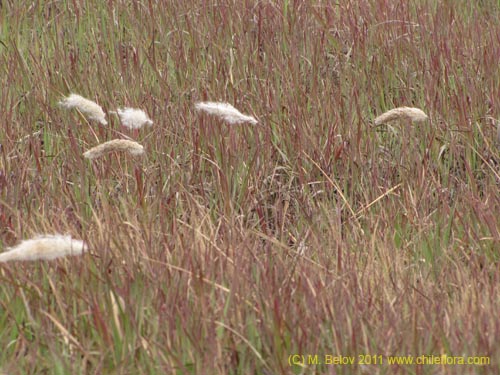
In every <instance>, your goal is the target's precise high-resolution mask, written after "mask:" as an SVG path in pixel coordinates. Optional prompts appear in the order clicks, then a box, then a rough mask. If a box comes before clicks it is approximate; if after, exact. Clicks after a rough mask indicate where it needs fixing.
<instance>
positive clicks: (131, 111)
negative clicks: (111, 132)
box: [117, 107, 153, 129]
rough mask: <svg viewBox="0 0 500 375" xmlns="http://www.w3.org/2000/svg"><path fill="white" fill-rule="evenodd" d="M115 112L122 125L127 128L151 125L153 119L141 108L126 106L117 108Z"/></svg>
mask: <svg viewBox="0 0 500 375" xmlns="http://www.w3.org/2000/svg"><path fill="white" fill-rule="evenodd" d="M117 113H118V116H120V120H121V122H122V124H123V126H126V127H127V128H129V129H140V128H142V127H143V126H144V125H149V126H151V125H153V121H151V119H150V118H149V117H148V115H147V114H146V113H145V112H144V111H143V110H140V109H135V108H128V107H126V108H123V109H122V108H118V110H117Z"/></svg>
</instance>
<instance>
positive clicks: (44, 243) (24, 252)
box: [0, 234, 87, 263]
mask: <svg viewBox="0 0 500 375" xmlns="http://www.w3.org/2000/svg"><path fill="white" fill-rule="evenodd" d="M86 250H87V245H86V244H85V243H84V242H83V241H81V240H75V239H73V238H71V236H63V235H60V234H55V235H43V236H37V237H35V238H33V239H29V240H25V241H22V242H21V243H20V244H19V245H17V246H14V247H12V248H9V249H7V251H6V252H3V253H1V254H0V262H2V263H3V262H9V261H14V260H23V261H26V260H52V259H56V258H61V257H65V256H68V255H82V253H83V252H84V251H86Z"/></svg>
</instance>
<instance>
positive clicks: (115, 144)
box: [83, 139, 144, 160]
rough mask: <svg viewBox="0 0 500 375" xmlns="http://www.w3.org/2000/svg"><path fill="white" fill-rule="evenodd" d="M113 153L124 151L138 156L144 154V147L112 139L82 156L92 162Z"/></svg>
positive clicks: (126, 140) (127, 141)
mask: <svg viewBox="0 0 500 375" xmlns="http://www.w3.org/2000/svg"><path fill="white" fill-rule="evenodd" d="M113 151H125V152H128V153H129V154H131V155H134V156H140V155H143V154H144V147H143V146H142V145H141V144H139V143H137V142H135V141H131V140H128V139H113V140H111V141H107V142H104V143H101V144H99V145H97V146H95V147H92V148H91V149H90V150H87V151H85V152H84V153H83V156H84V157H85V158H87V159H90V160H93V159H97V158H100V157H101V156H103V155H105V154H107V153H109V152H113Z"/></svg>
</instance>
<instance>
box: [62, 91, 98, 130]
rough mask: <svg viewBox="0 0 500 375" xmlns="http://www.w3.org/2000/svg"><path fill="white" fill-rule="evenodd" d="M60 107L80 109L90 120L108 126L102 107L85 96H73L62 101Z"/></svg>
mask: <svg viewBox="0 0 500 375" xmlns="http://www.w3.org/2000/svg"><path fill="white" fill-rule="evenodd" d="M59 105H60V106H61V107H63V108H66V109H73V108H75V109H78V110H79V111H80V112H81V113H82V114H83V115H84V116H85V117H86V118H87V119H88V120H92V121H97V122H100V123H101V124H102V125H107V124H108V122H107V121H106V118H105V117H106V115H105V114H104V111H103V110H102V108H101V106H100V105H99V104H97V103H94V102H93V101H92V100H89V99H85V98H84V97H83V96H80V95H77V94H71V95H69V96H68V97H67V98H64V99H63V100H61V101H60V102H59Z"/></svg>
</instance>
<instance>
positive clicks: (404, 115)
mask: <svg viewBox="0 0 500 375" xmlns="http://www.w3.org/2000/svg"><path fill="white" fill-rule="evenodd" d="M427 118H428V117H427V115H426V114H425V113H424V111H422V110H421V109H418V108H412V107H399V108H394V109H391V110H390V111H387V112H385V113H384V114H382V115H380V116H378V117H377V118H376V119H375V125H377V126H378V125H382V124H385V123H387V122H389V121H393V120H399V119H408V120H410V121H413V122H422V121H425V120H427Z"/></svg>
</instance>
